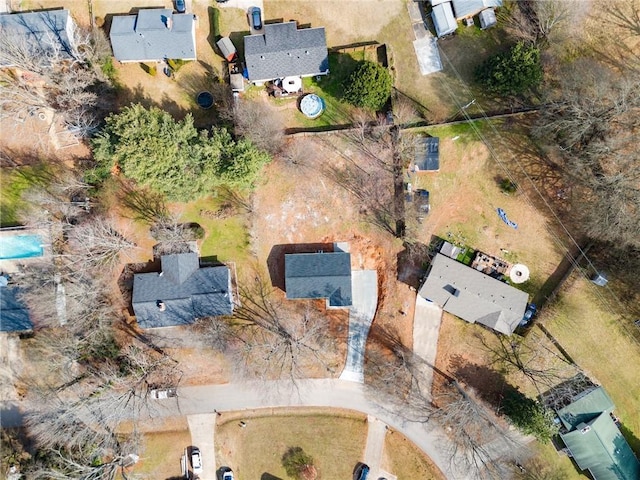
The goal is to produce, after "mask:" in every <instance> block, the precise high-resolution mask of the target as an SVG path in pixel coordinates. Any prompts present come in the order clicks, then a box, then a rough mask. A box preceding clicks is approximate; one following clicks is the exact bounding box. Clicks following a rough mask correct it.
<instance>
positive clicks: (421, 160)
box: [414, 137, 440, 172]
mask: <svg viewBox="0 0 640 480" xmlns="http://www.w3.org/2000/svg"><path fill="white" fill-rule="evenodd" d="M414 167H415V170H416V171H417V172H437V171H438V170H440V139H439V138H438V137H418V139H417V140H416V144H415V154H414Z"/></svg>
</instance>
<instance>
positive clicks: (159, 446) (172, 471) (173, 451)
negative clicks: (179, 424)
mask: <svg viewBox="0 0 640 480" xmlns="http://www.w3.org/2000/svg"><path fill="white" fill-rule="evenodd" d="M190 444H191V434H190V433H189V430H180V431H169V432H160V433H146V434H145V435H144V452H143V453H142V454H141V455H140V462H139V463H138V464H137V465H136V466H135V468H134V470H133V472H132V473H133V477H136V478H179V477H180V476H181V473H182V472H181V469H180V457H181V456H182V454H183V453H184V449H185V448H186V447H187V446H189V445H190ZM138 476H139V477H138Z"/></svg>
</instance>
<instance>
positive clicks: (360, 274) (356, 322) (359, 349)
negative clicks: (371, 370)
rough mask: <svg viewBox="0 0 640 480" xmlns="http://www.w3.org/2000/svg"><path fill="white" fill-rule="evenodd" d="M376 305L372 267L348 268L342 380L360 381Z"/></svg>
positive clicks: (362, 376) (376, 277) (375, 274)
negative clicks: (345, 346)
mask: <svg viewBox="0 0 640 480" xmlns="http://www.w3.org/2000/svg"><path fill="white" fill-rule="evenodd" d="M377 307H378V273H377V272H376V271H375V270H352V271H351V309H350V310H349V339H348V343H347V361H346V364H345V367H344V370H343V371H342V373H341V374H340V378H341V379H342V380H350V381H352V382H360V383H362V382H364V351H365V347H366V344H367V336H368V335H369V328H370V327H371V322H372V321H373V317H375V314H376V308H377Z"/></svg>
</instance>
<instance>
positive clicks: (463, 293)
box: [418, 253, 529, 335]
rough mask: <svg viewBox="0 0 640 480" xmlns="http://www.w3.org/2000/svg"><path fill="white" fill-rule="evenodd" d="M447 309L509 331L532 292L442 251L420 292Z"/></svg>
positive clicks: (516, 323)
mask: <svg viewBox="0 0 640 480" xmlns="http://www.w3.org/2000/svg"><path fill="white" fill-rule="evenodd" d="M418 293H419V295H420V296H421V297H422V298H425V299H427V300H430V301H432V302H435V303H437V304H438V305H440V307H442V309H443V310H444V311H445V312H449V313H451V314H452V315H455V316H456V317H460V318H461V319H463V320H466V321H467V322H469V323H481V324H483V325H486V326H487V327H490V328H492V329H494V330H496V331H498V332H500V333H504V334H506V335H510V334H512V333H513V331H514V330H515V329H516V327H517V326H518V324H519V323H520V321H521V320H522V317H523V316H524V312H525V310H526V308H527V300H528V299H529V296H528V295H527V294H526V293H525V292H523V291H522V290H518V289H517V288H514V287H512V286H510V285H507V284H506V283H504V282H501V281H500V280H497V279H495V278H493V277H490V276H489V275H485V274H484V273H482V272H479V271H477V270H474V269H473V268H470V267H468V266H466V265H464V264H463V263H460V262H458V261H456V260H454V259H452V258H449V257H447V256H445V255H442V254H440V253H438V254H436V256H435V257H434V259H433V261H432V262H431V267H430V269H429V272H428V273H427V278H426V280H425V282H424V284H423V285H422V287H420V291H419V292H418Z"/></svg>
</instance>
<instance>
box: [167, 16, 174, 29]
mask: <svg viewBox="0 0 640 480" xmlns="http://www.w3.org/2000/svg"><path fill="white" fill-rule="evenodd" d="M171 27H173V18H170V17H169V18H167V29H169V30H171Z"/></svg>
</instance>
